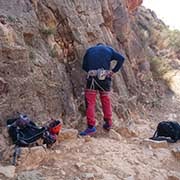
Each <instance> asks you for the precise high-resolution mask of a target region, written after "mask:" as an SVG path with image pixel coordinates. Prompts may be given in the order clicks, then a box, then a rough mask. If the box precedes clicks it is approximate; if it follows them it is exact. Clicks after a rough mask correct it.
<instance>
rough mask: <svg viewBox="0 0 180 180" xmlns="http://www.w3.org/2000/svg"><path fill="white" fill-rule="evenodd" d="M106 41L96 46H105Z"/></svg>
mask: <svg viewBox="0 0 180 180" xmlns="http://www.w3.org/2000/svg"><path fill="white" fill-rule="evenodd" d="M104 45H105V44H104V43H97V44H96V46H104Z"/></svg>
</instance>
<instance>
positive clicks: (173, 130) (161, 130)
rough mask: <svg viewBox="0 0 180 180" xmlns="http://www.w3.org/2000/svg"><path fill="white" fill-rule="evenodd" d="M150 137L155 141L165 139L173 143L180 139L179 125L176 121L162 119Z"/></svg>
mask: <svg viewBox="0 0 180 180" xmlns="http://www.w3.org/2000/svg"><path fill="white" fill-rule="evenodd" d="M150 139H152V140H156V141H162V140H167V142H171V143H175V142H177V140H179V139H180V125H179V124H178V122H176V121H162V122H160V123H159V124H158V126H157V129H156V131H155V133H154V135H153V137H151V138H150Z"/></svg>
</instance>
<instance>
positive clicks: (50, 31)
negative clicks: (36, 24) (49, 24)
mask: <svg viewBox="0 0 180 180" xmlns="http://www.w3.org/2000/svg"><path fill="white" fill-rule="evenodd" d="M40 32H41V33H42V34H43V35H45V36H50V35H52V34H55V32H56V29H55V28H44V29H41V30H40Z"/></svg>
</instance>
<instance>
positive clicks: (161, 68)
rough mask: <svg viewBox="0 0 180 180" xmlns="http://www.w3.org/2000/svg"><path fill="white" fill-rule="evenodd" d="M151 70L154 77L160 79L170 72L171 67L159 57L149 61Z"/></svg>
mask: <svg viewBox="0 0 180 180" xmlns="http://www.w3.org/2000/svg"><path fill="white" fill-rule="evenodd" d="M151 68H152V71H153V72H155V73H156V75H158V76H161V77H162V76H163V75H164V74H166V73H167V72H168V71H170V70H172V67H171V66H170V65H169V63H168V62H167V60H166V59H163V58H160V57H154V58H153V59H151Z"/></svg>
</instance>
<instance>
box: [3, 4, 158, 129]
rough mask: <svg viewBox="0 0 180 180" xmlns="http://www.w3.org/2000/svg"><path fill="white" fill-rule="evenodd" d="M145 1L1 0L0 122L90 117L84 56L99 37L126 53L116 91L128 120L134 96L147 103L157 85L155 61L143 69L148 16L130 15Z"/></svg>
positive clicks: (119, 113)
mask: <svg viewBox="0 0 180 180" xmlns="http://www.w3.org/2000/svg"><path fill="white" fill-rule="evenodd" d="M141 3H142V1H141V0H133V1H129V0H128V1H125V0H114V1H111V0H103V1H102V0H100V1H97V0H92V1H88V0H83V1H79V0H78V1H71V0H59V1H57V0H43V1H39V0H22V1H18V0H14V1H10V2H7V1H6V0H0V4H1V8H0V97H1V102H0V107H1V112H0V120H1V121H3V120H4V119H6V118H7V117H9V116H11V115H13V114H15V112H17V111H19V112H24V113H27V114H29V115H30V116H31V117H32V118H33V119H35V120H37V121H46V120H48V118H49V117H53V118H59V117H60V116H61V117H62V118H63V120H64V122H65V124H68V125H70V126H71V123H72V124H73V126H76V122H78V120H80V119H81V118H82V115H84V104H83V103H84V99H83V89H84V82H85V77H84V74H83V71H82V70H81V62H82V58H83V55H84V53H85V50H86V48H88V47H90V46H91V45H94V44H96V43H98V42H105V43H107V44H110V45H112V46H113V47H114V48H116V49H117V50H118V51H120V52H121V53H122V54H124V56H125V57H126V62H125V64H124V66H123V68H122V71H121V72H118V73H117V75H116V76H115V78H114V81H113V92H114V93H113V95H112V96H113V97H114V99H115V102H114V105H113V109H114V114H115V116H116V117H117V118H124V117H126V116H127V115H128V113H129V110H128V108H129V107H130V105H131V102H130V101H129V99H131V97H136V99H137V100H138V101H143V100H144V98H145V97H144V94H145V93H146V92H147V91H149V89H153V88H151V87H154V82H153V79H152V74H151V72H150V68H149V65H147V67H146V68H144V69H145V70H144V71H141V69H142V67H144V66H143V64H147V63H144V62H147V61H146V59H147V58H148V56H149V54H148V53H149V52H148V53H147V52H146V47H148V45H147V41H145V40H144V39H145V38H146V36H149V30H148V29H147V28H146V25H147V24H148V20H146V21H141V19H142V18H143V17H144V16H143V12H139V13H140V14H139V15H138V16H136V13H135V15H132V14H131V12H132V11H133V12H137V9H138V7H139V5H140V4H141ZM142 11H143V10H142ZM147 16H149V21H150V20H151V19H153V15H152V14H150V13H149V14H148V15H147ZM135 17H136V18H135ZM143 23H145V25H144V24H143ZM142 34H143V36H142ZM147 38H148V37H147ZM147 81H148V83H146V82H147ZM149 94H151V93H149ZM154 96H156V92H154V91H152V97H154ZM116 97H117V99H116ZM151 99H153V98H151ZM127 102H130V104H127ZM144 102H145V100H144ZM147 103H151V102H147ZM82 107H83V108H82ZM3 123H4V122H3Z"/></svg>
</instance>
